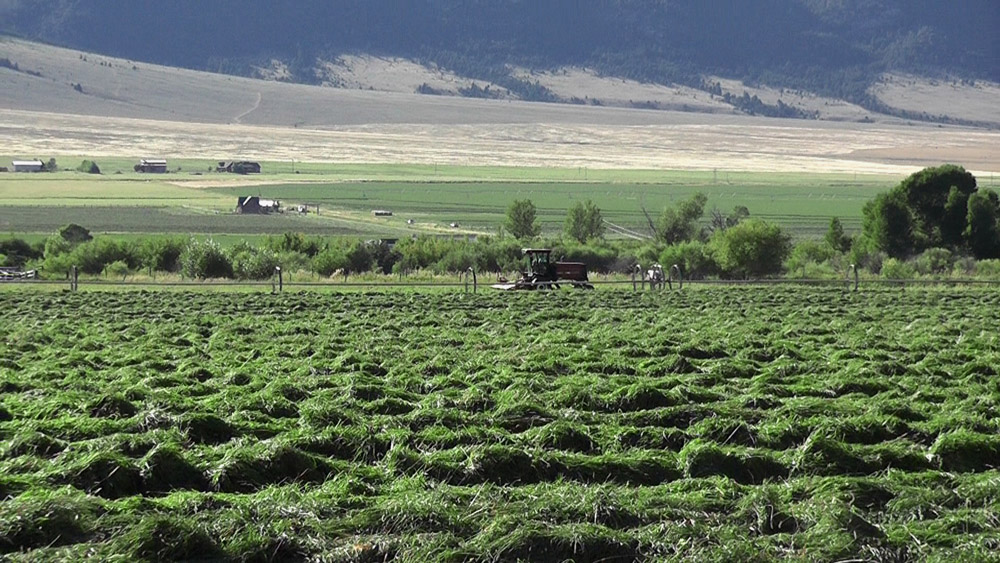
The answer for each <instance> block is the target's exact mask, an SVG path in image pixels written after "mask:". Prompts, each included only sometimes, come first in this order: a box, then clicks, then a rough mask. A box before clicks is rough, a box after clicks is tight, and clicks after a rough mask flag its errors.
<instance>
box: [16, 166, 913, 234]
mask: <svg viewBox="0 0 1000 563" xmlns="http://www.w3.org/2000/svg"><path fill="white" fill-rule="evenodd" d="M62 161H63V163H64V164H65V163H75V162H76V159H66V158H63V159H62ZM131 162H133V160H130V159H114V160H105V161H104V163H103V166H104V168H103V169H104V170H108V171H109V172H107V173H106V174H104V175H102V176H91V175H87V174H83V173H78V172H66V171H64V172H57V173H52V174H2V175H0V232H6V233H9V234H35V235H38V234H45V233H51V232H53V231H54V230H55V229H58V228H59V227H60V226H62V225H65V224H67V223H71V222H72V223H78V224H81V225H83V226H85V227H87V228H88V229H90V230H92V231H94V232H96V233H139V234H155V233H198V234H222V233H228V234H245V235H254V234H267V233H276V232H285V231H298V232H304V233H309V234H328V235H354V236H371V237H389V238H392V237H400V236H406V235H408V234H414V233H471V232H479V233H495V232H496V231H497V228H498V227H499V225H500V224H501V223H502V222H503V220H504V214H505V212H506V209H507V207H508V206H509V205H510V203H511V202H512V201H513V200H515V199H531V200H532V201H533V202H534V203H535V205H536V206H537V208H538V218H539V222H540V224H541V225H542V227H543V235H546V236H552V235H558V234H559V233H560V232H561V230H562V225H563V222H564V220H565V217H566V212H567V210H568V209H569V208H570V207H571V206H573V205H574V204H575V203H577V202H579V201H583V200H587V199H591V200H593V201H594V202H595V203H596V204H597V206H598V207H600V208H601V210H602V213H603V215H604V217H605V219H607V220H608V221H610V222H612V223H614V224H616V225H620V226H622V227H625V228H627V229H631V230H635V231H640V232H647V231H648V227H647V221H646V217H645V215H644V213H643V208H645V209H646V210H647V211H648V212H649V213H650V214H651V216H653V217H654V219H655V218H656V217H657V216H658V215H659V213H660V211H661V210H662V209H663V208H664V207H665V206H668V205H673V204H676V203H677V202H678V201H680V200H681V199H685V198H688V197H690V196H691V195H692V194H694V193H697V192H703V193H705V194H706V195H708V197H709V201H708V207H707V211H708V212H710V211H711V210H712V209H718V210H719V211H721V212H723V213H729V212H730V211H731V210H732V209H733V208H734V207H735V206H746V207H747V208H748V209H749V210H750V213H751V215H753V216H756V217H760V218H764V219H767V220H770V221H774V222H777V223H779V224H781V225H782V226H783V227H785V228H786V229H787V230H788V231H789V232H790V233H792V234H793V235H795V236H799V237H807V236H818V235H821V234H822V233H823V232H825V229H826V228H827V226H828V224H829V220H830V217H833V216H839V217H840V218H841V220H842V222H843V224H844V225H845V227H846V228H847V229H848V230H857V229H858V228H860V221H861V209H862V207H863V205H864V203H865V202H866V201H868V200H869V199H871V198H872V197H873V196H874V195H875V194H876V193H878V192H880V191H884V190H886V189H888V188H889V187H891V186H892V185H894V184H895V183H896V182H898V181H899V178H894V177H890V176H873V175H845V174H788V173H770V174H768V173H737V172H726V171H705V172H681V171H654V170H588V169H583V168H575V169H542V168H519V167H509V168H504V167H455V166H448V167H446V166H440V167H438V166H430V165H420V166H418V165H412V166H405V165H364V166H362V165H338V164H320V163H264V170H265V173H264V174H262V175H259V176H252V177H234V176H232V175H224V174H216V173H208V172H207V169H208V168H209V167H210V166H211V165H212V163H210V162H208V161H192V160H183V161H180V160H179V161H171V170H172V172H171V173H170V174H166V175H142V174H137V173H134V172H132V171H131V170H128V166H127V165H128V164H129V163H131ZM175 165H176V168H174V166H175ZM111 170H113V172H112V171H111ZM194 171H198V172H194ZM202 171H205V172H202ZM248 182H249V184H248ZM245 195H260V196H262V197H265V198H269V199H277V200H280V201H281V202H282V203H283V204H284V205H286V206H289V205H296V204H313V205H319V207H320V214H319V215H318V216H316V215H313V216H310V217H299V216H294V215H295V214H287V213H286V214H285V215H284V216H281V217H266V218H262V217H250V218H247V217H236V216H234V214H233V209H234V208H235V206H236V199H237V197H239V196H245ZM375 209H387V210H390V211H392V212H393V213H394V216H393V217H392V218H389V219H381V218H379V219H376V218H374V217H372V213H371V212H372V211H373V210H375ZM408 219H412V220H413V223H412V224H408V223H407V220H408ZM706 220H707V218H706ZM452 223H458V224H459V227H458V228H457V229H456V228H452V227H450V225H451V224H452Z"/></svg>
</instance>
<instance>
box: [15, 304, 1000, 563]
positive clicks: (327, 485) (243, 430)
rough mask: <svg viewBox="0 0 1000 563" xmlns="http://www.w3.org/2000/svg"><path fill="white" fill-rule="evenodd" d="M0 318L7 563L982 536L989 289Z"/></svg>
mask: <svg viewBox="0 0 1000 563" xmlns="http://www.w3.org/2000/svg"><path fill="white" fill-rule="evenodd" d="M0 300H2V308H0V319H2V322H0V338H2V341H3V342H4V344H5V346H4V347H2V348H0V390H2V395H0V439H2V447H0V499H2V500H0V553H3V556H4V557H6V558H8V559H10V560H13V561H22V560H24V561H27V560H40V559H63V560H70V559H81V558H84V557H91V558H98V559H109V558H113V557H116V556H117V557H121V558H124V559H128V560H178V559H191V558H195V557H216V558H232V559H241V560H249V559H272V560H274V559H277V560H296V559H300V560H301V559H312V558H320V559H326V560H344V561H356V560H379V561H381V560H384V559H392V558H394V559H398V560H405V561H465V560H513V559H519V558H520V559H525V560H564V559H569V558H572V559H574V560H578V561H598V560H605V561H606V560H608V559H609V558H614V559H615V560H646V559H657V560H691V561H695V560H697V561H733V560H748V559H757V560H760V559H775V558H781V557H795V558H802V559H808V560H844V559H864V560H918V561H919V560H969V561H972V560H986V559H988V558H990V557H991V556H992V554H993V553H994V552H995V550H996V548H997V547H998V546H1000V532H998V530H1000V526H998V523H1000V509H998V507H1000V492H998V491H1000V488H998V487H997V482H998V480H1000V473H998V469H997V463H998V460H1000V438H998V437H997V436H998V434H1000V386H998V379H997V367H996V366H998V365H1000V336H998V334H997V332H996V311H997V308H998V306H1000V292H997V291H993V290H982V289H977V290H969V289H955V288H929V289H906V290H900V289H879V290H870V291H861V292H857V293H853V292H846V291H844V290H843V289H842V288H789V287H772V288H761V287H736V288H734V287H728V288H702V289H699V290H698V291H690V292H687V291H685V292H661V293H649V292H647V293H632V292H624V291H606V290H602V291H597V292H555V293H544V294H535V293H520V294H513V295H512V294H496V293H489V294H480V295H466V294H460V293H447V294H444V293H443V294H425V293H412V292H377V293H376V292H364V293H350V294H318V293H287V294H281V295H269V294H252V295H247V294H239V295H234V294H211V293H191V292H178V293H170V292H127V293H104V292H83V293H76V294H73V293H65V292H60V293H48V294H43V293H40V294H33V293H2V294H0Z"/></svg>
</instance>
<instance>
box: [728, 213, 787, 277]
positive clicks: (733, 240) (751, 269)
mask: <svg viewBox="0 0 1000 563" xmlns="http://www.w3.org/2000/svg"><path fill="white" fill-rule="evenodd" d="M710 244H711V247H712V253H713V255H714V256H715V259H716V261H717V262H718V264H719V267H720V268H721V269H722V270H723V271H724V272H725V273H727V274H728V275H730V276H733V277H739V278H748V277H762V276H770V275H775V274H779V273H781V268H782V265H783V264H784V262H785V259H786V258H787V257H788V254H789V252H790V251H791V247H792V243H791V239H790V238H789V237H788V236H787V235H785V234H784V233H782V232H781V227H778V226H777V225H774V224H771V223H767V222H764V221H761V220H759V219H751V220H749V221H745V222H742V223H740V224H739V225H736V226H735V227H732V228H729V229H726V230H725V231H722V232H717V233H716V234H715V235H714V236H713V237H712V241H711V243H710Z"/></svg>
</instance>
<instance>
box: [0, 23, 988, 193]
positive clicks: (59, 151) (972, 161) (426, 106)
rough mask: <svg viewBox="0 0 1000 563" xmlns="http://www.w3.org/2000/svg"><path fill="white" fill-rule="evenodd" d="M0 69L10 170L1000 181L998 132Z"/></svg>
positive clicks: (100, 63)
mask: <svg viewBox="0 0 1000 563" xmlns="http://www.w3.org/2000/svg"><path fill="white" fill-rule="evenodd" d="M0 57H6V58H8V59H10V60H11V61H12V62H15V63H17V64H18V66H19V71H15V70H12V69H7V68H0V146H2V147H3V148H2V149H0V153H2V154H7V155H23V156H39V157H41V156H58V155H88V156H94V157H100V156H136V157H141V156H147V157H155V156H163V157H172V158H219V159H225V158H255V159H261V160H276V161H290V160H298V161H323V162H352V163H423V164H453V165H508V166H541V167H589V168H651V169H677V170H690V169H709V170H710V169H721V170H746V171H776V172H817V173H820V172H855V173H890V174H905V173H908V172H910V171H912V170H914V169H917V168H920V167H923V166H928V165H936V164H940V163H942V162H953V163H958V164H961V165H964V166H965V167H966V168H968V169H970V170H974V171H977V172H982V173H990V172H1000V132H998V131H996V130H990V129H982V128H981V129H974V128H962V127H950V126H938V125H932V124H926V123H911V122H906V121H902V120H899V119H893V118H888V117H883V116H875V118H874V119H873V121H874V122H853V121H845V120H843V117H844V116H843V115H840V114H838V120H808V121H807V120H781V119H766V118H759V117H750V116H744V115H737V114H732V113H726V112H716V113H695V112H680V111H663V110H639V109H628V108H615V107H593V106H582V105H569V104H542V103H529V102H523V101H516V100H473V99H464V98H457V97H451V96H422V95H416V94H410V93H401V92H377V91H367V90H357V89H355V90H348V89H337V88H323V87H314V86H303V85H293V84H285V83H280V82H274V81H263V80H253V79H245V78H237V77H230V76H222V75H214V74H209V73H202V72H195V71H188V70H181V69H174V68H168V67H160V66H156V65H149V64H145V63H133V62H131V61H124V60H121V59H113V58H109V57H101V56H98V55H90V54H83V53H78V52H75V51H68V50H64V49H58V48H54V47H49V46H42V45H38V44H33V43H26V42H22V41H14V40H3V41H0ZM398 66H399V65H397V67H398ZM395 71H397V72H398V71H399V68H397V69H396V70H395ZM551 78H553V79H554V78H556V77H551ZM570 79H572V80H578V81H582V82H584V83H587V82H592V81H593V80H596V78H595V77H592V76H591V77H587V76H582V75H579V74H572V75H570V74H567V75H566V76H564V77H563V83H568V82H572V80H570ZM75 85H79V90H82V92H81V91H77V90H75V89H74V86H75ZM626 85H627V84H626ZM564 87H566V88H568V87H569V86H566V85H565V84H564ZM727 87H733V88H735V86H734V85H727ZM567 92H569V90H567ZM674 92H675V93H676V92H680V90H675V91H674ZM977 92H978V94H977V96H979V97H978V98H976V100H980V101H979V102H969V103H968V104H967V105H966V109H969V108H975V107H981V108H982V109H983V111H986V112H987V113H988V110H990V109H991V108H990V106H989V104H988V103H983V102H982V101H981V99H982V97H983V96H986V97H987V98H989V96H991V95H994V94H991V92H992V90H989V89H988V88H986V87H985V86H981V87H980V88H979V90H977ZM949 93H950V94H952V95H954V92H952V91H951V90H949ZM621 94H622V93H621V92H617V91H616V95H621ZM823 103H827V102H823ZM977 104H978V105H977ZM997 105H998V106H1000V104H997ZM851 111H854V110H853V109H852V110H851ZM969 111H971V110H969ZM848 113H849V112H848ZM970 115H971V114H970ZM865 117H867V118H869V119H871V116H868V115H866V116H865Z"/></svg>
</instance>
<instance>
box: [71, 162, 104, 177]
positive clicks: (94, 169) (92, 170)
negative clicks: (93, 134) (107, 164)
mask: <svg viewBox="0 0 1000 563" xmlns="http://www.w3.org/2000/svg"><path fill="white" fill-rule="evenodd" d="M76 169H77V171H79V172H83V173H84V174H100V173H101V168H100V167H99V166H97V163H96V162H94V161H93V160H84V161H83V162H81V163H80V166H77V167H76Z"/></svg>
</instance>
